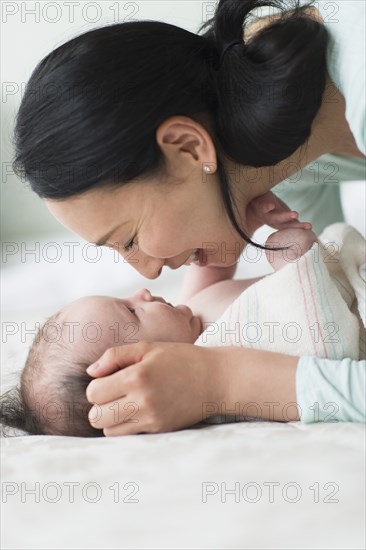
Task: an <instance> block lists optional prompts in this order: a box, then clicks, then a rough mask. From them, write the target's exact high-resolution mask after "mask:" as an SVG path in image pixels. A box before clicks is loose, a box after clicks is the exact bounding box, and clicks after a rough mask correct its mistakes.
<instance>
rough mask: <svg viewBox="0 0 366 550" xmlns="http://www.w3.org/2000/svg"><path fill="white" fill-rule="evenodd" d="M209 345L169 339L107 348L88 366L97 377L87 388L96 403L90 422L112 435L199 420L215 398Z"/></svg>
mask: <svg viewBox="0 0 366 550" xmlns="http://www.w3.org/2000/svg"><path fill="white" fill-rule="evenodd" d="M210 350H211V348H204V347H199V346H195V345H193V344H179V343H168V342H139V343H136V344H130V345H126V346H118V347H114V348H110V349H108V350H107V351H106V352H105V353H104V354H103V355H102V356H101V358H100V359H99V361H98V362H97V363H99V365H100V366H99V368H98V369H97V370H95V371H90V372H89V370H88V373H89V374H90V376H95V377H98V378H96V379H95V380H92V381H91V382H90V383H89V385H88V387H87V391H86V396H87V399H88V401H89V402H90V403H93V404H94V405H95V406H94V407H92V408H91V410H90V412H89V421H90V423H91V424H92V425H93V426H94V428H97V429H103V432H104V435H106V436H114V435H126V434H137V433H149V432H152V433H157V432H169V431H174V430H178V429H180V428H184V427H187V426H191V425H193V424H196V423H197V422H200V421H202V420H204V419H205V418H207V416H208V414H207V413H206V410H209V406H207V404H208V403H210V402H215V403H217V402H218V401H219V400H220V396H219V395H218V391H217V390H218V387H219V386H220V385H219V384H218V382H217V381H216V379H215V376H214V372H215V369H214V368H213V365H212V357H211V355H210ZM90 368H91V367H89V369H90ZM211 414H212V413H211Z"/></svg>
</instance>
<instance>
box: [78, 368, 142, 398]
mask: <svg viewBox="0 0 366 550" xmlns="http://www.w3.org/2000/svg"><path fill="white" fill-rule="evenodd" d="M134 367H136V365H134ZM131 378H132V379H133V376H131V373H130V372H129V371H128V369H125V370H123V371H118V372H115V373H112V374H110V375H109V376H104V377H102V378H95V379H94V380H92V381H91V382H89V384H88V386H87V388H86V398H87V400H88V401H89V403H94V404H95V403H96V404H98V405H101V404H102V403H106V402H107V401H113V400H114V399H119V398H121V397H123V396H124V395H126V394H127V391H128V390H129V389H130V387H131ZM105 396H108V398H107V399H106V397H105Z"/></svg>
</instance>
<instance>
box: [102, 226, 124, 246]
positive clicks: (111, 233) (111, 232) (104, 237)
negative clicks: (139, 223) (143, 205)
mask: <svg viewBox="0 0 366 550" xmlns="http://www.w3.org/2000/svg"><path fill="white" fill-rule="evenodd" d="M127 223H128V222H124V223H121V225H116V227H114V228H113V229H111V230H110V231H108V233H107V234H106V235H104V236H103V237H101V238H100V239H98V241H97V242H96V243H94V244H95V246H103V245H105V243H106V242H107V241H108V239H109V237H110V236H111V235H113V233H114V232H115V231H117V229H120V228H121V227H123V226H124V225H126V224H127Z"/></svg>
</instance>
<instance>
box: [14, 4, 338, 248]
mask: <svg viewBox="0 0 366 550" xmlns="http://www.w3.org/2000/svg"><path fill="white" fill-rule="evenodd" d="M312 3H313V0H311V1H309V2H308V3H307V4H306V5H303V6H299V0H286V1H284V0H263V1H259V0H220V1H219V2H218V5H217V7H216V11H215V14H214V16H213V17H212V18H211V19H210V20H208V21H207V22H205V23H204V24H203V25H201V27H200V28H199V30H198V34H195V33H193V32H190V31H188V30H185V29H182V28H180V27H177V26H175V25H171V24H167V23H162V22H158V21H150V20H145V21H131V22H128V21H127V22H123V23H117V24H113V25H109V26H105V27H102V28H97V29H93V30H91V31H88V32H86V33H84V34H82V35H80V36H77V37H75V38H73V39H71V40H69V41H68V42H66V43H65V44H63V45H61V46H59V47H57V48H56V49H55V50H54V51H52V52H51V53H50V54H48V55H47V56H46V57H45V58H44V59H42V60H41V61H40V63H39V64H38V65H37V66H36V68H35V69H34V71H33V73H32V75H31V77H30V80H29V82H28V84H27V86H26V89H25V93H24V96H23V99H22V102H21V105H20V108H19V111H18V114H17V118H16V125H15V132H14V145H15V151H16V154H15V158H14V160H13V169H14V171H15V173H16V174H17V175H19V176H20V177H21V178H23V179H26V180H28V181H29V182H30V185H31V187H32V189H33V191H35V192H36V193H37V194H38V195H39V196H40V197H42V198H48V199H55V200H57V199H60V200H62V199H66V198H68V197H71V196H74V195H77V194H80V193H83V192H85V191H87V190H90V189H92V188H96V187H103V186H121V185H123V184H125V183H127V182H131V181H134V180H136V181H137V180H139V179H140V180H145V179H146V178H149V177H154V176H158V177H159V178H164V155H163V153H162V151H161V149H160V147H159V145H158V143H157V141H156V130H157V128H158V127H159V125H160V124H161V123H162V122H163V121H164V120H166V119H167V118H168V117H170V116H174V115H183V116H187V117H190V118H192V119H193V120H196V121H198V122H200V123H201V120H202V119H201V116H202V115H209V117H210V120H211V121H212V135H211V137H212V139H213V142H214V144H215V147H216V152H217V161H218V164H217V167H218V177H219V181H220V187H221V193H222V197H223V201H224V205H225V208H226V210H227V212H228V215H229V217H230V220H231V222H232V224H233V226H234V227H235V229H236V230H237V231H238V233H239V234H240V235H241V236H242V238H243V239H244V240H246V241H247V242H249V243H252V244H253V245H255V246H258V247H259V248H265V247H262V246H261V245H258V244H256V243H253V242H252V241H251V239H250V238H249V237H248V236H247V234H246V233H245V232H244V231H243V229H242V228H241V227H240V226H239V224H238V222H237V218H236V215H235V213H234V210H236V207H235V204H234V201H233V197H232V190H231V189H230V183H229V176H228V173H227V170H226V169H225V164H224V159H225V156H226V157H228V158H230V159H232V160H233V161H234V162H236V163H238V164H239V165H244V166H251V167H264V166H274V165H275V164H277V163H278V162H280V161H282V160H284V159H286V158H288V157H289V156H290V155H291V154H293V153H294V152H295V151H296V150H297V149H298V148H299V147H300V146H302V145H304V144H305V142H306V140H307V139H308V138H309V136H310V134H311V125H312V122H313V119H314V118H315V116H316V114H317V112H318V110H319V108H320V105H321V101H322V96H323V93H324V90H325V84H326V47H327V40H328V32H327V30H326V28H325V26H324V25H322V24H320V23H318V22H317V21H315V20H314V19H312V18H311V17H309V15H308V14H307V13H306V11H305V9H306V8H308V7H309V6H311V4H312ZM262 7H263V8H266V7H270V8H275V9H277V10H279V11H280V13H281V15H280V17H279V18H278V19H277V20H276V21H274V22H273V23H271V24H269V25H267V26H266V27H265V28H263V29H262V30H260V31H259V32H257V33H256V35H255V36H254V37H252V38H251V39H250V40H249V41H248V42H247V43H244V42H243V43H242V44H238V45H235V46H233V47H231V48H230V49H229V50H228V51H227V52H226V55H225V56H224V57H223V59H222V60H221V54H222V53H223V51H224V50H225V48H226V47H227V46H228V45H229V44H230V43H231V42H233V41H238V40H242V39H243V29H244V27H245V24H246V22H247V20H248V18H250V12H251V11H252V10H253V9H255V8H262Z"/></svg>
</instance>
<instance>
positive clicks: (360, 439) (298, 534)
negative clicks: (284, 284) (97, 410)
mask: <svg viewBox="0 0 366 550" xmlns="http://www.w3.org/2000/svg"><path fill="white" fill-rule="evenodd" d="M342 185H348V186H349V185H351V184H350V183H347V184H342ZM353 185H355V184H353ZM347 189H348V190H349V189H350V187H348V188H347ZM364 189H365V182H357V184H356V186H355V187H354V188H353V189H352V193H349V192H347V193H345V192H344V193H343V195H344V196H345V197H347V200H344V211H345V214H346V221H347V222H348V223H352V224H354V225H356V227H357V229H359V231H361V232H363V234H364V218H363V217H362V216H361V217H358V218H357V219H356V218H355V216H354V213H355V209H356V207H358V205H359V204H360V203H362V194H363V195H364ZM342 191H343V189H342ZM360 193H361V198H360ZM350 195H352V200H353V201H354V203H352V201H350V199H349V197H350ZM347 218H348V219H347ZM271 231H272V230H271V229H270V228H268V227H264V228H261V230H259V231H258V233H257V234H256V236H255V237H256V239H257V240H258V241H259V242H261V241H263V240H264V238H265V236H266V235H267V234H268V233H269V232H271ZM72 241H73V243H74V244H73V245H71V244H70V243H71V242H72ZM5 244H6V245H7V248H5V252H6V258H5V259H6V262H5V264H4V269H3V276H2V296H3V300H2V328H3V336H2V343H3V346H2V378H1V382H2V385H1V391H4V390H6V389H7V388H8V387H10V386H11V385H12V384H13V383H14V382H16V380H17V375H18V373H19V370H20V369H21V368H22V364H23V362H24V359H25V356H26V352H27V348H28V346H29V344H30V342H31V340H32V337H33V335H32V331H33V330H34V329H35V328H36V323H42V322H44V321H45V320H46V318H47V317H48V316H49V315H51V314H52V313H53V312H54V311H56V309H57V308H59V307H61V306H62V305H63V304H64V303H66V302H68V301H70V300H73V299H76V298H77V297H79V296H82V295H87V294H110V295H116V296H121V297H122V296H124V295H128V294H129V292H130V291H133V290H135V289H136V288H139V287H142V286H143V287H144V286H146V287H148V288H150V289H151V290H152V291H153V292H154V293H155V294H159V295H163V296H164V297H166V298H167V299H168V300H169V301H172V302H174V301H176V299H177V296H178V288H179V280H180V278H181V275H182V273H181V272H180V273H177V272H173V271H170V272H169V271H167V272H166V273H163V277H161V278H160V279H159V280H156V281H146V279H143V278H142V277H140V276H139V275H138V274H137V273H135V272H134V271H133V270H132V269H131V268H130V266H128V265H126V264H124V263H123V261H122V259H121V258H117V257H116V256H114V254H113V252H112V251H109V250H107V249H103V251H102V254H103V255H102V256H101V257H99V258H96V256H95V254H94V252H95V250H93V249H92V248H90V247H89V246H88V244H87V243H85V242H84V241H82V240H78V239H76V238H72V239H70V237H69V236H67V235H66V236H65V234H55V235H52V236H51V237H50V238H48V239H47V240H40V241H39V242H38V243H35V242H34V241H33V242H28V241H27V242H23V243H21V242H18V241H17V242H15V243H5ZM72 249H73V251H74V254H73V256H71V250H72ZM32 250H33V253H32ZM93 254H94V255H93ZM3 259H4V256H3ZM117 262H119V263H120V265H117V266H116V263H117ZM270 270H271V268H270V266H269V265H268V263H267V261H266V259H265V255H264V254H260V255H257V254H256V253H253V255H250V254H248V255H247V257H246V258H245V259H244V260H243V261H242V262H241V264H240V267H239V271H238V274H237V277H238V278H239V277H253V276H257V275H262V274H266V273H269V272H270ZM1 452H2V461H1V469H2V471H1V474H2V533H1V546H2V548H4V549H5V548H6V549H23V548H27V549H66V548H73V549H84V548H91V549H94V548H95V549H97V548H98V549H100V548H103V549H117V548H126V549H127V548H128V549H132V548H133V549H141V548H149V549H150V548H154V549H165V548H174V549H175V548H200V549H201V548H202V549H203V548H210V549H216V548H217V549H223V548H228V549H229V548H230V549H231V548H233V549H234V548H248V549H249V548H250V549H256V548H258V549H264V548H266V549H287V548H288V549H290V548H291V549H308V548H314V549H315V548H316V549H345V548H348V549H361V548H365V545H366V540H365V519H364V518H365V512H366V510H365V470H366V468H365V466H366V464H365V426H364V425H362V424H351V423H340V424H337V423H328V424H321V423H320V424H312V425H304V424H302V423H300V422H290V423H287V424H284V423H278V422H266V421H255V422H253V421H246V422H227V423H223V424H216V425H214V424H210V423H208V422H206V423H200V424H198V425H196V426H192V427H190V428H187V429H184V430H181V431H178V432H171V433H165V434H151V435H148V434H146V435H136V436H126V437H116V438H97V439H88V438H76V437H56V436H29V435H26V434H24V433H22V432H13V437H7V438H4V437H3V438H2V439H1Z"/></svg>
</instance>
